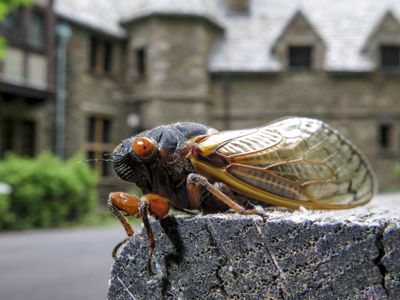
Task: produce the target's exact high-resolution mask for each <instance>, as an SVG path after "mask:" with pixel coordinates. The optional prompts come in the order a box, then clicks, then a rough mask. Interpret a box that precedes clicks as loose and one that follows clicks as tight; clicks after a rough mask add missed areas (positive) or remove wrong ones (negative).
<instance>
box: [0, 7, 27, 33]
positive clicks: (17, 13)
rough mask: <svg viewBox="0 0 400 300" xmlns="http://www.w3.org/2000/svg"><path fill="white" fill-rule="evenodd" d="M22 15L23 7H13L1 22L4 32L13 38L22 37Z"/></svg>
mask: <svg viewBox="0 0 400 300" xmlns="http://www.w3.org/2000/svg"><path fill="white" fill-rule="evenodd" d="M21 15H22V14H21V9H13V10H12V11H10V12H9V13H8V15H7V17H6V18H5V19H4V21H3V22H2V24H1V27H2V28H3V30H4V33H5V34H6V35H7V36H8V37H9V38H10V39H12V40H20V39H21V28H22V23H21V20H22V17H21Z"/></svg>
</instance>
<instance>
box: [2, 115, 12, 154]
mask: <svg viewBox="0 0 400 300" xmlns="http://www.w3.org/2000/svg"><path fill="white" fill-rule="evenodd" d="M1 139H2V142H1V155H4V154H5V153H6V152H7V151H11V150H13V144H14V139H15V130H14V127H13V122H12V120H10V119H4V120H3V121H2V122H1Z"/></svg>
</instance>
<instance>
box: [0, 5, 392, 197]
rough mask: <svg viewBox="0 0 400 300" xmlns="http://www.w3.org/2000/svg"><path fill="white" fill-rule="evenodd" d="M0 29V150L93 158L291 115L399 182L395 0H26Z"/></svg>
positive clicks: (383, 180)
mask: <svg viewBox="0 0 400 300" xmlns="http://www.w3.org/2000/svg"><path fill="white" fill-rule="evenodd" d="M1 28H2V33H3V34H5V35H6V36H7V37H9V46H8V52H7V57H6V59H5V61H3V62H2V63H1V65H0V122H1V135H0V154H1V155H3V154H4V153H5V152H6V151H9V150H11V151H14V152H17V153H20V154H24V155H34V154H36V153H38V152H40V151H43V150H54V151H56V153H58V154H59V155H60V156H65V157H69V156H71V155H72V154H74V153H75V152H77V151H85V153H87V156H88V158H104V157H105V156H106V155H107V154H108V153H110V152H111V151H112V149H113V147H114V146H115V145H116V144H117V143H118V142H119V141H120V140H121V139H123V138H124V137H126V136H129V135H131V134H134V133H136V132H138V131H140V130H142V129H147V128H151V127H153V126H156V125H159V124H163V123H170V122H175V121H183V120H189V121H198V122H202V123H205V124H209V125H211V126H214V127H215V128H217V129H232V128H233V129H236V128H245V127H251V126H257V125H262V124H265V123H267V122H269V121H271V120H274V119H277V118H280V117H282V116H287V115H295V116H307V117H315V118H319V119H322V120H325V121H327V122H329V123H330V124H332V125H333V126H335V127H337V128H338V129H339V130H341V131H342V132H343V133H344V134H345V135H346V136H348V137H349V138H350V139H351V140H353V141H354V143H355V144H356V145H358V146H359V148H361V149H362V150H363V152H365V153H366V154H367V156H368V157H369V159H370V160H371V162H372V164H373V167H374V169H375V170H376V172H377V174H378V178H379V180H380V186H381V187H382V188H384V189H388V188H395V187H396V186H397V187H398V186H399V179H398V178H396V177H395V176H394V174H393V172H392V168H393V165H394V164H395V162H398V161H399V159H400V2H399V1H397V0H381V1H374V0H347V1H331V0H315V1H311V0H299V1H292V0H208V1H204V0H168V1H167V0H115V1H110V0H85V1H84V0H54V1H52V0H40V1H39V0H36V1H35V4H34V5H33V6H32V7H30V8H23V9H20V10H18V11H15V12H13V13H12V14H11V15H10V16H9V18H8V19H7V20H6V21H5V22H4V23H3V25H2V27H1ZM56 54H57V55H56ZM95 168H97V169H98V170H99V171H100V172H101V174H102V175H103V177H102V185H101V186H102V190H103V191H104V192H107V191H109V190H113V189H116V184H117V182H119V181H118V180H116V179H115V178H114V177H113V175H112V172H111V169H110V166H109V164H107V163H106V162H98V163H96V164H95Z"/></svg>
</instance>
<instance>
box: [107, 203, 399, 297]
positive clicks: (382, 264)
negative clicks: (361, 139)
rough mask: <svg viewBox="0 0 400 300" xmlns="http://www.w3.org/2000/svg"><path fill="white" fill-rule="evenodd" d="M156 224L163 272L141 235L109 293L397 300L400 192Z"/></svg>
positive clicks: (119, 263) (116, 269) (127, 250)
mask: <svg viewBox="0 0 400 300" xmlns="http://www.w3.org/2000/svg"><path fill="white" fill-rule="evenodd" d="M394 199H395V200H394ZM152 226H153V230H154V233H155V238H156V248H155V253H154V258H153V271H154V272H155V273H156V274H155V275H154V276H149V275H148V274H147V272H146V260H147V252H146V249H147V240H146V236H145V233H144V232H143V231H141V232H139V233H138V234H136V235H134V236H133V237H132V238H131V239H130V240H129V242H128V243H127V244H126V246H125V247H124V248H123V249H122V251H121V254H120V255H119V257H118V258H117V260H116V261H115V264H114V265H113V267H112V270H111V280H110V286H109V291H108V297H109V299H164V298H169V299H227V298H230V299H244V298H245V299H299V298H301V299H310V298H314V299H315V298H317V299H338V298H339V299H345V298H350V299H400V197H398V196H395V197H394V196H393V197H386V196H385V197H377V198H376V199H374V201H373V202H372V203H371V204H369V205H368V206H365V207H361V208H357V209H352V210H345V211H324V212H317V211H307V210H298V211H294V212H289V211H285V210H271V212H270V217H269V219H268V221H267V222H265V223H264V222H263V221H262V220H261V219H260V218H259V217H245V216H238V215H235V214H217V215H209V216H196V217H192V218H189V217H183V216H178V217H175V218H174V217H170V218H167V219H165V220H164V221H162V222H161V224H160V223H158V222H155V221H154V222H152ZM121 230H122V229H121ZM111 248H112V247H111V246H110V249H111Z"/></svg>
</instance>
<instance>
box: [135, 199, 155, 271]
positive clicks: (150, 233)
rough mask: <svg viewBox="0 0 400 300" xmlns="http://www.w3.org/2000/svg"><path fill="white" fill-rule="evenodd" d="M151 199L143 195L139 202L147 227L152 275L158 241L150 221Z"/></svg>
mask: <svg viewBox="0 0 400 300" xmlns="http://www.w3.org/2000/svg"><path fill="white" fill-rule="evenodd" d="M148 214H149V201H148V200H147V198H146V196H142V197H141V198H140V204H139V215H141V216H142V221H143V225H144V228H145V229H146V234H147V246H148V247H147V265H146V268H147V272H148V273H149V274H150V275H153V274H154V273H153V271H152V269H151V259H152V257H153V252H154V247H155V245H156V241H155V240H154V234H153V229H152V228H151V225H150V222H149V217H148Z"/></svg>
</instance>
